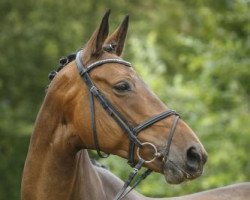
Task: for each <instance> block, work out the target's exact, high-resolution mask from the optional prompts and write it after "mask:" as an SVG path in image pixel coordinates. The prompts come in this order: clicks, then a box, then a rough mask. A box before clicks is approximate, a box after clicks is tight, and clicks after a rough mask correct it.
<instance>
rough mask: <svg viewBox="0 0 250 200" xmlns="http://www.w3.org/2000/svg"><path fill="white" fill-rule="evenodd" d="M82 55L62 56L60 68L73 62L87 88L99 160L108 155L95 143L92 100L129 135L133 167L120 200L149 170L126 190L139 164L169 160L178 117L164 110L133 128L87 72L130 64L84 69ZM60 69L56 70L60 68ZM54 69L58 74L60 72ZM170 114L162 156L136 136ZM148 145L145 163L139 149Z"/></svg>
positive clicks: (152, 145) (120, 193)
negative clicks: (172, 118)
mask: <svg viewBox="0 0 250 200" xmlns="http://www.w3.org/2000/svg"><path fill="white" fill-rule="evenodd" d="M82 53H83V50H80V51H78V52H77V53H76V54H71V55H69V56H68V57H65V58H63V59H61V60H60V64H61V68H62V67H64V66H65V65H67V64H68V63H69V62H71V61H72V60H74V59H75V62H76V66H77V69H78V71H79V74H80V75H81V77H82V79H83V81H84V82H85V84H86V85H87V87H88V91H89V102H90V111H91V127H92V134H93V139H94V144H95V148H96V151H97V153H98V155H99V156H100V157H102V158H106V157H107V156H108V154H102V153H101V148H100V146H99V142H98V136H97V131H96V120H95V118H96V117H95V102H94V98H96V99H97V100H98V102H99V103H100V104H101V106H102V107H103V109H104V110H105V111H106V112H107V113H108V114H109V115H110V116H111V117H112V118H113V119H114V120H115V121H116V123H117V124H118V125H119V126H120V127H121V129H122V130H123V132H124V133H125V134H126V135H127V136H128V138H129V141H130V143H129V150H128V155H129V156H128V163H129V164H130V165H131V166H132V167H134V169H133V171H132V172H131V173H130V175H129V177H128V178H127V180H126V181H125V183H124V186H123V188H122V189H121V190H120V191H119V192H118V194H117V195H116V197H115V198H114V200H118V199H122V198H123V197H124V196H125V195H127V194H128V193H129V192H130V191H131V190H132V189H133V188H135V187H136V186H137V185H138V184H139V183H140V182H141V181H142V180H143V179H145V178H146V177H147V176H148V175H149V174H150V173H151V172H152V170H150V169H147V170H146V171H144V173H142V175H141V176H140V177H139V178H138V179H137V180H136V181H135V182H134V184H133V185H132V186H131V187H130V189H128V190H127V188H128V187H129V185H130V183H131V182H132V180H133V179H134V177H135V176H136V175H137V173H138V171H139V170H140V169H141V167H142V165H143V164H144V163H150V162H153V161H154V160H155V159H156V158H159V157H163V160H164V161H166V160H167V158H168V154H169V151H170V146H171V142H172V139H173V136H174V133H175V129H176V126H177V123H178V120H179V118H180V116H179V114H178V113H176V112H175V111H174V110H166V111H164V112H162V113H160V114H158V115H156V116H153V117H151V118H150V119H147V120H146V121H144V122H142V123H141V124H139V125H138V126H136V127H133V126H132V125H131V124H130V123H129V122H128V121H127V120H126V118H125V117H124V116H123V115H122V114H121V113H120V112H119V111H118V110H117V109H116V108H115V107H114V106H113V105H112V103H111V102H110V101H109V100H108V99H107V98H106V97H105V96H104V94H103V93H102V92H101V91H100V90H99V89H98V88H97V87H96V86H95V84H94V82H93V81H92V79H91V77H90V74H89V72H90V71H92V70H94V69H95V68H97V67H99V66H102V65H103V64H107V63H118V64H121V65H125V66H127V67H132V65H131V63H129V62H127V61H124V60H122V59H104V60H100V61H96V62H94V63H92V64H90V65H87V66H84V64H83V62H82ZM61 68H60V67H59V70H60V69H61ZM59 70H57V71H59ZM56 73H57V72H55V71H53V72H52V73H51V74H50V75H49V78H50V79H53V78H54V76H55V75H56ZM172 115H175V116H176V117H175V118H174V121H173V123H172V126H171V128H170V133H169V137H168V140H167V144H166V148H165V149H164V151H163V153H160V152H158V150H157V148H156V146H155V145H154V144H152V143H150V142H141V141H140V140H139V139H138V138H137V136H138V134H139V133H140V132H141V131H142V130H144V129H146V128H149V127H150V126H151V125H153V124H154V123H156V122H158V121H160V120H163V119H165V118H167V117H170V116H172ZM136 146H137V147H138V148H137V151H136V154H137V157H138V159H139V161H138V163H136V162H135V159H134V155H135V147H136ZM145 146H148V147H150V148H152V149H153V150H154V154H153V158H152V159H151V160H145V159H143V158H142V157H141V155H140V150H141V148H142V147H145Z"/></svg>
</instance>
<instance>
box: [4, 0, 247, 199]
mask: <svg viewBox="0 0 250 200" xmlns="http://www.w3.org/2000/svg"><path fill="white" fill-rule="evenodd" d="M107 8H111V9H112V16H111V30H112V29H114V28H115V27H116V26H117V25H118V24H119V22H120V21H121V20H122V17H123V15H124V14H126V13H129V14H130V16H131V25H130V31H129V37H128V41H127V48H126V54H125V57H126V59H127V60H130V61H131V62H132V63H133V64H134V66H135V67H136V69H137V71H138V72H139V74H140V75H141V76H142V77H143V78H144V79H145V80H146V82H148V83H149V84H150V86H151V87H152V88H153V89H154V91H156V93H157V94H158V95H159V96H160V97H161V98H162V99H163V100H164V101H165V102H167V104H168V106H169V107H171V108H175V109H176V110H178V111H180V112H182V113H181V114H182V115H183V117H184V118H185V120H186V121H187V122H189V124H190V125H191V127H192V128H193V129H194V130H196V131H197V135H198V136H199V137H200V138H201V141H202V143H203V144H204V146H205V148H206V149H207V151H208V153H209V160H208V164H207V166H206V170H205V173H204V175H203V176H202V177H201V178H199V179H197V180H194V181H192V182H188V183H184V184H181V185H179V186H169V185H168V186H166V185H165V183H164V180H163V177H162V176H160V175H157V174H154V175H153V176H151V177H149V178H148V180H146V181H145V182H144V184H142V185H141V186H140V187H139V188H138V189H139V190H140V191H141V192H143V193H144V194H146V195H149V196H159V197H160V196H170V195H180V194H187V193H191V192H196V191H201V190H204V189H208V188H212V187H217V186H222V185H226V184H229V183H234V182H239V181H246V180H249V179H250V161H249V156H248V154H247V151H248V149H249V144H250V134H249V130H250V123H249V119H250V112H249V109H250V108H249V102H250V101H249V99H250V96H249V94H250V70H249V69H250V60H249V54H250V38H249V35H250V34H249V33H250V23H249V22H250V12H249V11H250V9H249V8H250V3H249V1H245V0H221V1H212V0H208V1H201V0H190V1H181V0H177V1H170V0H167V1H166V0H159V1H157V3H156V2H155V1H145V0H133V1H132V0H130V1H125V0H122V1H111V0H104V1H98V0H85V1H84V2H82V1H80V0H75V1H71V2H70V3H69V2H68V1H67V2H66V1H65V0H61V1H53V0H37V1H35V2H34V1H31V0H23V1H17V0H13V1H7V0H2V1H1V2H0V16H1V22H0V25H1V30H0V35H1V37H0V53H1V56H0V70H1V73H0V113H1V115H0V136H1V139H0V158H1V159H0V160H1V162H0V169H1V170H0V199H19V188H20V180H21V172H22V166H23V163H24V159H25V155H26V152H27V147H28V138H29V135H30V134H31V132H32V127H33V123H34V120H35V116H36V114H37V111H38V109H39V107H40V104H41V102H42V100H43V96H44V89H45V87H46V85H47V84H48V81H47V74H48V72H49V71H51V70H52V69H54V68H55V67H56V65H57V60H58V58H59V57H60V56H63V55H66V54H68V53H70V52H72V51H74V50H76V49H78V48H79V47H80V46H82V44H83V43H84V42H85V41H86V40H87V39H88V37H89V36H90V34H91V33H92V32H93V30H94V29H95V27H96V25H97V24H98V23H99V19H100V16H101V15H102V14H103V12H104V11H105V10H106V9H107ZM116 159H118V158H116V157H113V158H110V159H108V160H103V162H104V163H107V164H108V165H109V167H110V169H111V170H112V171H114V172H115V173H116V174H117V175H119V176H120V177H125V176H126V174H127V173H128V170H129V168H124V164H120V163H124V162H125V161H121V162H114V160H116Z"/></svg>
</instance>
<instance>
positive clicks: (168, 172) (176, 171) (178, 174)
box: [163, 160, 202, 184]
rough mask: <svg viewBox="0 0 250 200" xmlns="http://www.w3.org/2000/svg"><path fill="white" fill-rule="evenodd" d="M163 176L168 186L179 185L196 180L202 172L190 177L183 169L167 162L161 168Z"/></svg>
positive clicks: (171, 162) (169, 161)
mask: <svg viewBox="0 0 250 200" xmlns="http://www.w3.org/2000/svg"><path fill="white" fill-rule="evenodd" d="M163 174H164V176H165V180H166V182H168V183H170V184H180V183H182V182H184V181H188V180H192V179H195V178H197V177H198V176H200V175H201V174H202V172H198V173H195V175H192V174H190V173H188V172H186V171H185V170H184V169H183V168H181V167H180V166H178V165H177V164H176V163H174V162H173V161H171V160H167V162H165V163H164V166H163Z"/></svg>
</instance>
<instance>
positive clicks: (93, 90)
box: [48, 11, 207, 183]
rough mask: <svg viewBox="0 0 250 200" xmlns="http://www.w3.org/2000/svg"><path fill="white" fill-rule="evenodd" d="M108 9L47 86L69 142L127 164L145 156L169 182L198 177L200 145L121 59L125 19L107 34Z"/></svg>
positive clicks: (204, 156) (149, 165)
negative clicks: (56, 103) (73, 56)
mask: <svg viewBox="0 0 250 200" xmlns="http://www.w3.org/2000/svg"><path fill="white" fill-rule="evenodd" d="M109 14H110V12H109V11H108V12H107V13H106V14H105V15H104V17H103V19H102V21H101V23H100V25H99V26H98V27H97V29H96V31H95V32H94V33H93V34H92V36H91V38H90V39H89V40H88V42H87V43H86V45H84V48H83V49H81V50H80V51H79V52H78V54H77V57H76V60H75V61H72V62H70V63H68V64H67V65H66V66H65V67H64V68H63V69H62V70H61V71H60V73H58V74H57V75H56V77H55V78H54V80H53V81H52V82H51V84H50V86H49V89H48V93H53V96H54V97H55V98H57V100H58V101H59V102H61V104H62V111H61V115H62V116H61V120H62V123H63V124H67V125H68V127H71V133H70V136H69V142H70V143H71V144H72V146H74V147H75V149H76V150H79V149H81V148H84V149H97V148H98V150H101V151H102V152H105V153H107V154H115V155H118V156H120V157H123V158H126V159H129V160H130V161H131V162H132V163H136V162H138V160H139V158H141V159H143V160H145V161H149V162H144V166H145V167H147V168H149V169H151V170H153V171H155V172H159V173H162V174H164V175H165V178H166V181H167V182H169V183H180V182H182V181H185V180H187V179H193V178H196V177H198V176H200V175H201V174H202V171H203V165H204V164H205V162H206V159H207V153H206V151H205V149H204V147H203V146H202V144H201V143H200V141H199V139H198V138H197V136H196V135H195V133H194V132H193V131H192V129H191V128H190V127H189V126H188V125H187V124H186V123H185V122H184V121H183V120H182V119H181V118H180V117H179V115H178V114H177V113H176V112H175V111H172V110H170V109H168V108H167V106H166V105H165V104H164V103H163V102H162V101H161V100H160V99H159V98H158V97H157V96H156V95H155V94H154V93H153V92H152V91H151V90H150V89H149V87H148V86H147V85H146V84H145V83H144V82H143V81H142V80H141V79H140V77H139V76H138V75H137V73H136V72H135V70H134V68H133V67H132V66H131V64H130V63H128V62H126V61H124V60H122V58H121V55H122V52H123V48H124V43H125V39H126V35H127V29H128V22H129V18H128V16H126V17H125V19H124V20H123V22H122V23H121V25H120V26H119V27H118V28H117V29H116V31H115V32H114V33H113V34H111V35H110V36H109V35H108V33H109V24H108V19H109ZM145 67H149V66H145ZM93 129H94V130H93ZM129 149H130V150H129Z"/></svg>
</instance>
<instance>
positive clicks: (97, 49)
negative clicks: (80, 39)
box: [84, 10, 110, 62]
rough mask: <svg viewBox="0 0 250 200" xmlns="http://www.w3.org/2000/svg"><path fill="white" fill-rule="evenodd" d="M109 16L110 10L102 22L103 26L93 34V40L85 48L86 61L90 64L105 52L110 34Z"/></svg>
mask: <svg viewBox="0 0 250 200" xmlns="http://www.w3.org/2000/svg"><path fill="white" fill-rule="evenodd" d="M109 15H110V10H108V11H107V12H106V13H105V14H104V16H103V18H102V21H101V24H100V25H99V27H97V29H96V30H95V32H94V33H93V34H92V36H91V38H90V39H89V41H88V42H87V44H86V47H85V48H84V50H85V51H84V60H85V62H88V61H89V60H90V59H91V58H92V57H93V56H94V57H99V56H100V55H101V54H102V52H103V43H104V41H105V39H106V38H107V36H108V33H109Z"/></svg>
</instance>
